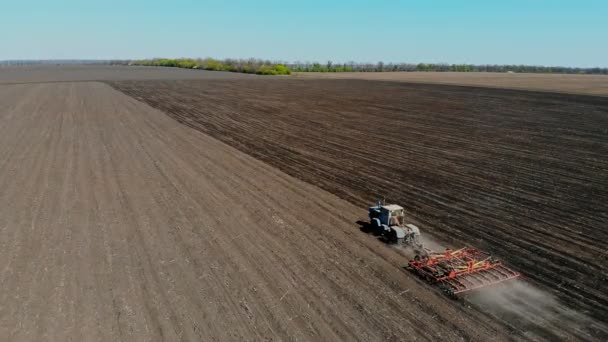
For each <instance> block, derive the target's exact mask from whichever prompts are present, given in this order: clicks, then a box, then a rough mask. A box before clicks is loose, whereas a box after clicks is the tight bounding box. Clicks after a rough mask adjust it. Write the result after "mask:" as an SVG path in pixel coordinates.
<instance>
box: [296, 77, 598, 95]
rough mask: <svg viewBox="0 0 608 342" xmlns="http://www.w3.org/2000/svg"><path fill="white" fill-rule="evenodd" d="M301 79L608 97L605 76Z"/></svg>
mask: <svg viewBox="0 0 608 342" xmlns="http://www.w3.org/2000/svg"><path fill="white" fill-rule="evenodd" d="M294 76H295V77H301V78H304V77H305V78H334V79H363V80H375V81H397V82H416V83H436V84H449V85H469V86H478V87H493V88H512V89H528V90H536V91H549V92H563V93H577V94H588V95H601V96H608V75H571V74H570V75H568V74H519V73H513V74H509V73H497V72H344V73H338V72H333V73H316V72H299V73H295V74H294Z"/></svg>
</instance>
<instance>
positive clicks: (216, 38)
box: [0, 0, 608, 67]
mask: <svg viewBox="0 0 608 342" xmlns="http://www.w3.org/2000/svg"><path fill="white" fill-rule="evenodd" d="M207 56H209V57H218V58H224V57H260V58H269V59H274V60H282V61H320V62H325V61H328V60H332V61H334V62H346V61H350V60H354V61H358V62H377V61H385V62H413V63H417V62H445V63H475V64H536V65H564V66H582V67H591V66H601V67H608V0H571V1H560V0H502V1H501V0H471V1H467V0H415V1H405V0H402V1H390V0H389V1H381V0H378V1H371V0H370V1H361V0H349V1H346V0H344V1H318V0H307V1H306V0H304V1H288V0H284V1H278V0H276V1H275V0H268V1H266V0H258V1H239V0H230V1H222V0H215V1H194V0H192V1H189V0H165V1H154V0H146V1H144V0H135V1H129V0H123V1H116V0H108V1H95V0H78V1H77V0H66V1H51V0H49V1H43V0H38V1H37V0H25V1H17V0H13V1H11V0H0V60H5V59H70V58H79V59H80V58H83V59H108V58H147V57H207Z"/></svg>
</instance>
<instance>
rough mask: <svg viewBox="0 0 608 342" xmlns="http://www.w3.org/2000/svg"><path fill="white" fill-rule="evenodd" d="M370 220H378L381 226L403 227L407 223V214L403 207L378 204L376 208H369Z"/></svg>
mask: <svg viewBox="0 0 608 342" xmlns="http://www.w3.org/2000/svg"><path fill="white" fill-rule="evenodd" d="M369 218H370V220H373V219H378V221H379V223H380V224H381V225H386V226H389V227H390V226H401V225H403V224H404V222H405V213H404V210H403V207H401V206H399V205H396V204H387V205H382V204H380V203H378V204H377V205H376V206H374V207H370V208H369Z"/></svg>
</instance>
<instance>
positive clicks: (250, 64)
mask: <svg viewBox="0 0 608 342" xmlns="http://www.w3.org/2000/svg"><path fill="white" fill-rule="evenodd" d="M127 64H128V65H143V66H160V67H176V68H185V69H203V70H212V71H230V72H241V73H246V74H258V75H289V74H291V69H290V68H288V67H287V66H285V65H283V64H280V63H276V62H271V61H268V60H262V59H255V58H250V59H232V58H228V59H223V60H219V59H213V58H199V59H192V58H155V59H143V60H135V61H130V62H129V63H127Z"/></svg>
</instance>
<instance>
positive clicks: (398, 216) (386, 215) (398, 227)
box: [369, 201, 422, 248]
mask: <svg viewBox="0 0 608 342" xmlns="http://www.w3.org/2000/svg"><path fill="white" fill-rule="evenodd" d="M369 222H370V223H369V224H370V228H371V231H372V232H373V233H374V234H376V235H379V236H382V237H383V238H384V239H385V240H386V241H387V242H390V243H396V244H400V245H409V246H413V247H418V248H421V247H422V244H421V242H420V229H418V227H416V226H415V225H413V224H411V223H408V224H406V223H405V212H404V210H403V207H401V206H398V205H396V204H382V203H381V202H380V201H378V203H377V204H376V205H375V206H373V207H370V208H369Z"/></svg>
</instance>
